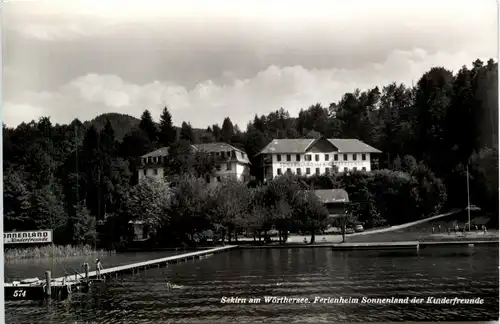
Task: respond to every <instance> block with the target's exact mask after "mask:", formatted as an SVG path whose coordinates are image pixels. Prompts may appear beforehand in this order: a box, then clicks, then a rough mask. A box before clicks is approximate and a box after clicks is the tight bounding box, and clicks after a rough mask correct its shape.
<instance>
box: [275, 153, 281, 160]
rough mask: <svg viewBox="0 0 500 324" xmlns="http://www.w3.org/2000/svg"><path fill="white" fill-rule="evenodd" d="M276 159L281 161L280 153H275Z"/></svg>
mask: <svg viewBox="0 0 500 324" xmlns="http://www.w3.org/2000/svg"><path fill="white" fill-rule="evenodd" d="M276 159H277V160H278V162H280V161H281V154H278V155H276Z"/></svg>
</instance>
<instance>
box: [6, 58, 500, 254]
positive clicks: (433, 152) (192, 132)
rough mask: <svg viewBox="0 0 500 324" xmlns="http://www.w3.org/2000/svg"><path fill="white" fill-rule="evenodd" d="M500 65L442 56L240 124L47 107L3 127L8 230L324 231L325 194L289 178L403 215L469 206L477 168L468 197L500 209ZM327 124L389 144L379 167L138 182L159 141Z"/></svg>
mask: <svg viewBox="0 0 500 324" xmlns="http://www.w3.org/2000/svg"><path fill="white" fill-rule="evenodd" d="M497 71H498V67H497V63H495V62H494V61H493V60H489V61H488V62H487V63H483V62H481V61H480V60H476V61H475V62H473V64H472V66H470V67H466V66H464V67H463V68H461V69H460V70H459V71H458V72H456V73H453V72H451V71H448V70H446V69H445V68H442V67H435V68H432V69H430V70H429V71H428V72H426V73H425V74H424V75H423V76H422V77H421V78H420V79H419V81H418V82H417V83H416V84H415V85H414V86H412V87H409V86H406V85H404V84H396V83H393V84H389V85H385V86H384V85H381V86H382V87H375V88H373V89H365V90H358V89H356V90H354V91H353V92H352V93H346V94H344V95H343V96H342V98H340V100H339V101H338V102H334V103H331V104H330V105H329V106H328V107H324V106H322V105H321V104H314V105H312V106H310V107H309V108H307V109H303V110H301V111H300V113H299V114H298V116H297V117H291V116H290V114H289V113H288V112H287V111H286V110H285V109H284V108H280V109H278V110H277V111H275V112H272V113H270V114H268V115H267V116H255V118H254V120H252V121H250V122H249V123H248V125H246V130H244V131H243V130H241V129H240V128H239V127H238V126H237V125H234V124H233V123H232V122H231V119H230V118H229V117H227V118H225V119H224V120H223V121H222V124H221V126H219V125H218V124H216V125H210V126H208V127H207V128H206V129H193V127H192V126H191V125H190V123H189V122H187V121H186V122H183V123H182V125H181V127H175V126H174V125H173V122H172V116H171V114H170V112H169V110H168V108H167V107H165V108H164V110H163V114H162V115H161V118H160V120H159V122H158V123H156V122H155V121H154V120H153V118H152V116H151V113H150V112H149V111H148V110H145V111H144V113H143V114H142V116H141V117H140V119H136V118H134V117H131V116H127V115H122V114H118V113H115V114H105V115H101V116H98V117H96V118H95V119H94V120H92V121H87V122H81V121H79V120H78V119H75V120H74V121H72V122H71V123H70V124H68V125H60V124H55V125H54V124H53V123H52V122H51V121H50V118H49V117H43V118H40V119H39V120H38V121H31V122H29V123H22V124H20V125H19V126H17V127H16V128H8V127H6V126H5V125H4V126H3V134H4V137H3V150H4V151H3V157H4V160H3V163H4V227H5V231H11V230H17V231H20V230H28V229H30V230H31V229H47V228H51V229H54V231H55V241H56V242H57V243H71V244H83V243H96V244H98V245H102V246H111V245H112V244H114V243H117V242H120V241H122V242H123V241H124V240H126V238H127V237H128V235H129V230H128V226H127V222H128V220H130V219H132V218H135V217H142V218H144V217H145V216H144V215H148V219H149V220H150V222H151V225H152V227H153V228H154V229H155V230H154V232H155V233H156V237H157V238H158V239H157V241H161V239H159V238H160V237H166V235H165V234H168V237H170V240H174V241H183V242H186V241H187V242H192V241H194V238H193V237H194V236H196V235H198V234H199V233H202V232H204V231H207V230H214V229H215V228H216V227H217V228H219V229H220V230H221V231H222V232H225V233H226V234H230V233H236V232H237V229H238V230H239V229H244V230H247V231H251V232H253V233H260V232H261V231H262V230H267V229H269V228H271V227H274V228H276V229H278V230H280V231H283V233H285V232H286V231H287V230H288V229H290V228H292V227H295V228H298V227H302V228H304V227H305V228H306V229H309V230H314V229H315V228H317V227H318V226H320V225H321V224H320V223H317V222H316V221H312V220H317V221H318V222H320V220H321V219H323V218H324V213H325V212H324V210H323V209H322V207H321V206H319V205H318V204H317V201H315V198H313V197H310V196H307V195H306V196H303V197H302V196H300V195H296V194H293V192H294V191H293V190H296V191H301V189H304V188H306V189H317V188H339V187H340V188H345V189H346V190H347V191H348V193H349V195H350V197H351V199H352V200H353V204H352V207H351V208H352V213H353V215H354V216H356V218H357V219H358V220H361V221H363V222H364V223H365V224H368V226H379V225H383V224H387V223H390V224H397V223H402V222H405V221H409V220H413V219H418V218H422V217H426V216H429V215H430V214H435V213H437V212H439V211H442V210H444V209H449V208H453V207H458V208H464V207H465V206H466V205H467V191H466V177H467V174H466V167H467V166H468V168H469V172H470V186H471V194H470V196H471V203H472V204H474V205H477V206H479V207H481V208H482V209H483V210H484V211H485V212H491V213H497V212H498V123H497V121H498V74H497ZM332 99H334V98H332ZM145 108H147V107H145ZM235 113H237V112H235ZM320 135H323V136H326V137H328V138H357V139H359V140H361V141H363V142H365V143H367V144H369V145H371V146H373V147H375V148H377V149H379V150H381V151H383V154H382V156H380V158H379V169H380V170H376V171H373V172H371V173H368V174H367V173H353V174H350V175H345V174H334V175H331V176H329V177H327V176H320V177H316V176H314V177H311V178H308V179H305V178H302V179H299V178H295V177H288V178H286V177H285V178H286V179H285V178H283V179H278V180H276V181H273V182H272V183H270V184H267V185H265V186H264V185H261V184H260V183H259V179H258V177H257V178H256V181H253V183H251V184H250V185H248V186H246V185H245V186H242V185H240V184H237V183H232V182H228V183H225V184H223V185H222V186H221V187H220V188H217V189H213V190H212V189H210V190H209V189H207V188H205V187H204V186H205V185H204V184H202V183H201V182H200V181H199V180H198V179H196V178H193V177H192V175H193V172H191V171H192V170H190V168H189V167H184V168H181V167H180V168H178V169H176V170H177V171H176V172H182V173H185V174H184V175H181V176H182V181H181V182H180V184H179V186H178V187H177V190H176V191H174V192H172V191H171V190H169V189H168V188H166V187H164V186H162V185H160V184H152V183H146V184H143V185H138V184H137V167H138V163H139V159H138V157H139V156H141V155H143V154H145V153H147V152H149V151H152V150H154V149H156V148H158V147H162V146H172V145H174V146H175V145H176V144H179V143H189V142H191V143H204V142H214V141H223V142H227V143H230V144H232V145H234V146H236V147H238V148H241V149H244V150H245V151H246V152H247V153H248V155H249V156H250V157H253V156H254V155H255V154H256V153H257V152H259V151H260V150H261V149H262V148H263V147H264V146H265V145H267V144H268V142H269V141H270V140H271V139H273V138H314V137H317V136H320ZM177 162H179V161H177ZM179 163H181V162H179ZM166 167H168V166H166ZM257 167H258V163H253V170H252V171H253V174H259V173H258V172H256V171H257V170H256V169H255V168H257ZM179 170H180V171H179ZM287 188H292V189H287ZM293 188H295V189H293ZM222 197H224V199H223V198H222ZM228 197H232V198H231V199H233V200H230V199H228ZM245 197H246V198H245ZM167 198H168V199H167ZM165 199H166V200H165ZM248 199H250V200H248ZM228 201H229V202H231V201H233V203H231V204H229V205H228ZM235 201H238V202H239V203H234V202H235ZM249 202H250V203H249ZM235 206H236V207H235ZM269 213H271V214H269ZM138 214H140V215H138ZM229 215H232V216H229ZM252 215H253V216H252ZM263 215H265V218H262V217H264V216H263ZM304 215H305V216H304ZM304 217H306V218H304ZM160 234H161V235H160ZM165 244H166V243H165Z"/></svg>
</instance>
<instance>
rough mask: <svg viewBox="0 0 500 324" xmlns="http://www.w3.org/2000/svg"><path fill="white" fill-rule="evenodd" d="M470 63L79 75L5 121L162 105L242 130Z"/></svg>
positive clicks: (443, 56) (136, 112)
mask: <svg viewBox="0 0 500 324" xmlns="http://www.w3.org/2000/svg"><path fill="white" fill-rule="evenodd" d="M476 58H477V57H474V56H472V55H469V54H467V53H465V52H457V53H446V52H438V53H434V54H429V53H427V52H425V51H424V50H421V49H414V50H412V51H393V52H392V53H391V54H390V55H388V56H387V57H386V59H385V61H383V62H380V63H376V64H375V63H367V64H365V65H363V66H359V67H357V68H351V69H336V68H332V69H306V68H304V67H303V66H300V65H293V66H283V67H280V66H277V65H270V66H269V67H267V68H266V69H264V70H262V71H260V72H258V73H256V74H254V75H253V76H252V77H249V78H239V79H238V78H235V77H234V76H233V75H232V74H231V73H230V71H229V72H228V71H225V72H222V73H221V74H223V76H224V78H223V79H224V80H225V81H218V82H214V81H213V80H205V81H202V82H198V84H196V85H195V86H193V87H190V88H187V87H184V86H181V85H179V84H177V83H175V82H173V81H169V80H163V81H151V82H148V83H144V84H135V83H132V82H129V81H127V80H124V79H122V78H121V77H120V76H118V75H111V74H86V75H83V76H80V77H77V78H75V79H73V80H71V81H70V82H68V83H67V84H65V85H63V86H61V87H59V88H58V89H57V90H56V91H53V92H46V91H45V92H34V91H25V92H23V93H22V94H20V95H16V96H15V97H9V98H6V103H5V105H4V116H5V122H6V123H7V125H9V126H14V125H17V124H19V123H20V122H22V121H29V120H31V119H36V118H38V117H41V116H50V117H51V119H52V121H53V122H59V123H67V122H70V121H71V120H72V119H74V118H79V119H81V120H88V119H92V118H94V117H95V116H97V115H99V114H102V113H108V112H119V113H124V114H129V115H133V116H140V114H141V113H142V111H144V110H145V109H149V110H150V111H151V112H152V114H153V116H154V117H155V118H156V119H158V118H159V115H160V113H161V110H162V109H163V107H164V106H166V105H168V107H169V108H170V109H171V112H172V115H173V119H174V122H175V123H176V124H178V125H179V124H180V123H181V122H182V121H183V120H186V121H190V122H191V123H192V124H193V126H196V127H203V128H204V127H206V126H207V125H210V124H213V123H219V124H220V123H221V122H222V120H223V118H224V117H226V116H229V117H230V118H231V120H232V121H233V123H238V124H239V125H240V127H242V128H245V127H246V123H247V122H248V121H249V120H250V119H251V118H253V115H254V114H255V113H257V114H267V113H269V112H270V111H273V110H276V109H279V108H280V107H284V108H285V109H287V110H288V111H289V112H290V113H291V114H292V115H296V114H297V113H298V111H299V110H300V109H301V108H307V107H308V106H310V105H312V104H315V103H317V102H319V103H322V104H324V105H328V104H330V103H331V102H336V101H338V100H339V99H340V98H341V96H342V95H343V94H344V93H346V92H351V91H353V90H354V89H355V88H361V89H367V88H370V87H373V86H376V85H378V86H384V85H387V84H389V83H391V82H404V83H406V84H411V83H412V81H415V82H416V81H418V78H420V76H421V75H422V74H423V73H424V72H425V71H427V70H428V69H429V68H431V67H433V66H444V67H446V68H449V69H452V70H454V71H456V70H458V69H459V68H460V67H461V66H462V65H464V64H466V65H470V63H471V62H472V61H474V60H475V59H476ZM483 59H488V58H483ZM5 82H8V80H6V81H5Z"/></svg>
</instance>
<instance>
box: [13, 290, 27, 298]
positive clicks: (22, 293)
mask: <svg viewBox="0 0 500 324" xmlns="http://www.w3.org/2000/svg"><path fill="white" fill-rule="evenodd" d="M13 296H14V297H26V290H14V294H13Z"/></svg>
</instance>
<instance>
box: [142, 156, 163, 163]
mask: <svg viewBox="0 0 500 324" xmlns="http://www.w3.org/2000/svg"><path fill="white" fill-rule="evenodd" d="M163 159H164V156H148V157H145V158H142V162H143V163H144V164H146V163H160V162H162V161H163Z"/></svg>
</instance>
